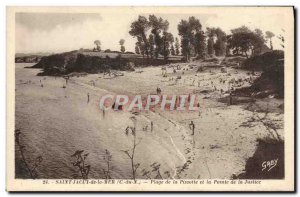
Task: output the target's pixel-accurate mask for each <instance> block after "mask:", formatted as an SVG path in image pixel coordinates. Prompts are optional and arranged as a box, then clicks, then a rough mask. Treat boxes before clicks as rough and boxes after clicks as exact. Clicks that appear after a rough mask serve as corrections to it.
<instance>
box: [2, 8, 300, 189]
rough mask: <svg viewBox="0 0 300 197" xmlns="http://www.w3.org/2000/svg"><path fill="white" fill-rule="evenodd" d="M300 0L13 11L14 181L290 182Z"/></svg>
mask: <svg viewBox="0 0 300 197" xmlns="http://www.w3.org/2000/svg"><path fill="white" fill-rule="evenodd" d="M294 50H295V49H294V8H293V7H288V6H286V7H197V6H195V7H7V65H6V66H7V150H6V151H7V186H6V188H7V191H115V192H118V191H140V192H141V191H143V192H145V191H199V192H200V191H294V187H295V186H294V178H295V177H294V176H295V174H294V159H295V158H294V151H295V150H294V142H295V140H294V113H295V112H294V95H295V94H294V91H295V89H294V68H295V65H294V63H295V62H294Z"/></svg>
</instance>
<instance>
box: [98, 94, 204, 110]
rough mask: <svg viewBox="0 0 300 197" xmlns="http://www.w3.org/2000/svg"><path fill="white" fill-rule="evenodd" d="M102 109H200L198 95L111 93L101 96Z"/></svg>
mask: <svg viewBox="0 0 300 197" xmlns="http://www.w3.org/2000/svg"><path fill="white" fill-rule="evenodd" d="M99 106H100V109H101V110H106V111H107V110H115V111H118V110H124V111H125V110H127V111H149V110H154V109H159V110H162V111H164V110H169V111H174V110H176V111H184V110H189V111H198V110H199V102H198V99H197V96H196V95H190V94H189V95H147V96H142V95H134V96H128V95H111V94H107V95H104V96H102V97H101V98H100V104H99Z"/></svg>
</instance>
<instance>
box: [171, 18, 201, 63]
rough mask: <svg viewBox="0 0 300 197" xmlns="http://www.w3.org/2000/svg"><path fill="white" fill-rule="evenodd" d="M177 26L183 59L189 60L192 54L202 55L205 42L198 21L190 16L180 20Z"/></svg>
mask: <svg viewBox="0 0 300 197" xmlns="http://www.w3.org/2000/svg"><path fill="white" fill-rule="evenodd" d="M177 28H178V34H179V35H180V36H181V52H182V55H183V56H184V57H185V60H186V61H189V59H190V57H191V56H192V55H194V56H196V55H198V56H201V57H204V56H205V55H204V54H203V53H205V48H206V43H205V36H204V32H203V31H202V25H201V23H200V21H199V20H198V19H196V18H195V17H194V16H192V17H189V19H188V20H181V21H180V23H179V24H178V26H177Z"/></svg>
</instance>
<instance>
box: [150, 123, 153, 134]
mask: <svg viewBox="0 0 300 197" xmlns="http://www.w3.org/2000/svg"><path fill="white" fill-rule="evenodd" d="M150 124H151V132H152V131H153V122H152V121H151V123H150Z"/></svg>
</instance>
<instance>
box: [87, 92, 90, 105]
mask: <svg viewBox="0 0 300 197" xmlns="http://www.w3.org/2000/svg"><path fill="white" fill-rule="evenodd" d="M87 102H88V103H89V102H90V93H87Z"/></svg>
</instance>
